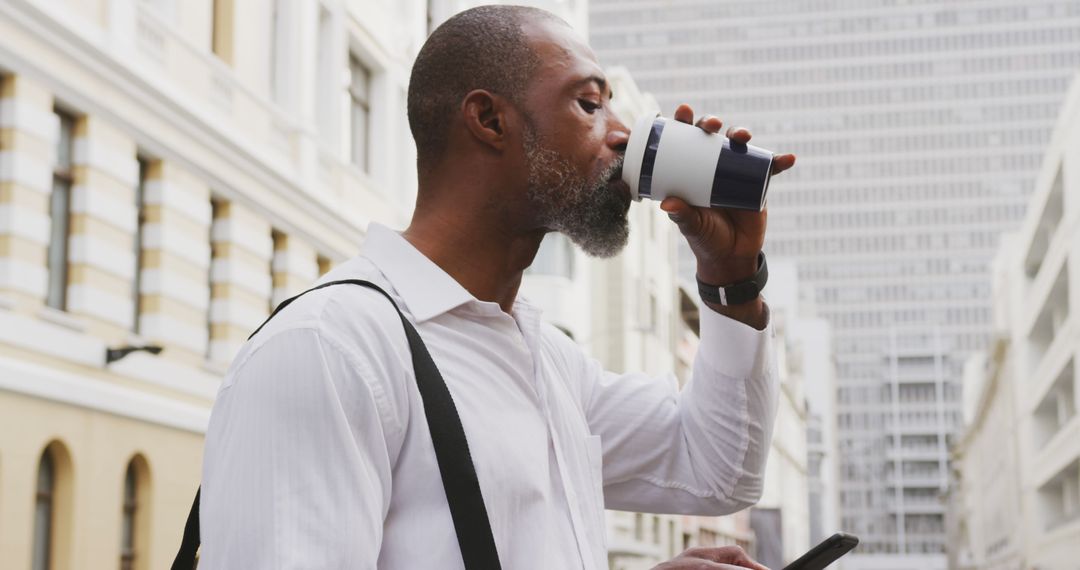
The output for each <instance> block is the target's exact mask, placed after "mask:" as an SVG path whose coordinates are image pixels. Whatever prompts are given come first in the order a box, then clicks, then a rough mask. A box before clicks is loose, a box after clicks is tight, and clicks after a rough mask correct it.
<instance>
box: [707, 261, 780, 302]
mask: <svg viewBox="0 0 1080 570" xmlns="http://www.w3.org/2000/svg"><path fill="white" fill-rule="evenodd" d="M768 280H769V267H768V266H767V265H766V264H765V252H761V253H758V268H757V272H756V273H754V276H753V277H751V278H750V279H747V280H746V281H742V282H740V283H735V284H733V285H727V286H722V285H710V284H708V283H705V282H703V281H702V280H700V279H698V280H697V287H698V294H699V295H701V298H702V299H704V300H705V302H707V303H714V304H717V305H721V306H724V307H726V306H728V305H741V304H743V303H746V302H748V301H753V300H754V299H757V297H758V295H760V294H761V290H762V289H764V288H765V283H766V282H767V281H768Z"/></svg>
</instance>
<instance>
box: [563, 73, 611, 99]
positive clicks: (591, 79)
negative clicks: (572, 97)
mask: <svg viewBox="0 0 1080 570" xmlns="http://www.w3.org/2000/svg"><path fill="white" fill-rule="evenodd" d="M587 83H595V84H596V86H597V87H599V88H600V93H601V94H603V93H604V92H607V94H608V99H611V98H613V97H615V92H613V91H611V90H610V89H608V83H607V80H606V79H604V78H603V77H600V76H599V75H590V76H588V77H583V78H581V79H578V80H577V81H575V82H574V83H573V85H572V87H573V88H575V89H577V88H578V87H581V86H582V85H585V84H587Z"/></svg>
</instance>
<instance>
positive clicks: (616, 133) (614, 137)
mask: <svg viewBox="0 0 1080 570" xmlns="http://www.w3.org/2000/svg"><path fill="white" fill-rule="evenodd" d="M606 142H607V145H608V147H609V148H611V149H612V150H614V151H615V152H617V153H619V154H623V153H625V152H626V144H627V143H628V142H630V129H628V128H627V127H626V125H624V124H622V123H621V122H616V124H615V126H614V127H613V128H612V129H611V130H609V131H608V134H607V141H606Z"/></svg>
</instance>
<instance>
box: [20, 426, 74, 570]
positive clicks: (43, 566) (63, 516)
mask: <svg viewBox="0 0 1080 570" xmlns="http://www.w3.org/2000/svg"><path fill="white" fill-rule="evenodd" d="M72 474H73V468H72V461H71V454H70V453H68V449H67V446H65V445H64V444H63V443H62V442H60V441H52V442H50V443H49V444H48V445H47V446H45V450H44V451H42V452H41V461H40V462H39V463H38V474H37V485H36V489H35V492H34V538H33V543H32V544H33V552H32V555H33V558H32V561H31V565H30V567H31V568H32V569H33V570H49V569H50V568H70V567H72V565H71V549H70V546H71V535H72V528H71V526H72V523H71V504H72V493H73V488H72V487H73V485H72V481H73V477H72Z"/></svg>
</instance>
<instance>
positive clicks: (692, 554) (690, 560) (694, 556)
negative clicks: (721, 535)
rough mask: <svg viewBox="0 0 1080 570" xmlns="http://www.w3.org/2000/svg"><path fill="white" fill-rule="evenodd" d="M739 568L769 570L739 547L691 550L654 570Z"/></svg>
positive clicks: (723, 569) (733, 569)
mask: <svg viewBox="0 0 1080 570" xmlns="http://www.w3.org/2000/svg"><path fill="white" fill-rule="evenodd" d="M739 568H753V569H754V570H769V569H768V568H766V567H764V566H762V565H761V564H758V563H757V562H754V561H753V560H751V559H750V557H749V556H747V555H746V551H744V550H743V549H742V548H739V547H738V546H721V547H719V548H691V549H690V550H687V551H686V552H683V553H682V554H680V555H679V556H677V557H675V558H672V559H671V560H669V561H667V562H665V563H663V564H661V565H659V566H657V567H655V568H653V570H716V569H721V570H725V569H726V570H738V569H739Z"/></svg>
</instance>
